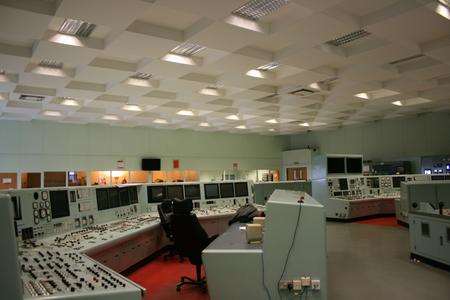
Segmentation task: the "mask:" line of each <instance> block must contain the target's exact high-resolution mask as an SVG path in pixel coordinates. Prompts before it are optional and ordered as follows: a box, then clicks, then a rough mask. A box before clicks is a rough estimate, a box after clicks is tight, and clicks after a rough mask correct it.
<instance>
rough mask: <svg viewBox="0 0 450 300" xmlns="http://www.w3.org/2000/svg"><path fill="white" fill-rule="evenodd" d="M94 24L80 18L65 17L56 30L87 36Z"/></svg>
mask: <svg viewBox="0 0 450 300" xmlns="http://www.w3.org/2000/svg"><path fill="white" fill-rule="evenodd" d="M95 27H96V25H95V24H92V23H89V22H85V21H82V20H74V19H65V20H64V22H63V23H62V25H61V27H59V30H58V32H59V33H62V34H70V35H76V36H78V37H81V38H87V37H89V36H90V35H91V33H92V31H94V29H95Z"/></svg>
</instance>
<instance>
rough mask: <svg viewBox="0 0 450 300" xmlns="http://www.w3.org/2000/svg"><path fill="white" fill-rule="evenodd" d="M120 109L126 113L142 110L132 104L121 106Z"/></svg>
mask: <svg viewBox="0 0 450 300" xmlns="http://www.w3.org/2000/svg"><path fill="white" fill-rule="evenodd" d="M122 109H123V110H128V111H142V108H140V107H139V105H134V104H125V105H124V106H122Z"/></svg>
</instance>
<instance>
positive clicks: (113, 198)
mask: <svg viewBox="0 0 450 300" xmlns="http://www.w3.org/2000/svg"><path fill="white" fill-rule="evenodd" d="M108 198H109V208H116V207H119V206H120V198H119V189H117V188H110V189H108Z"/></svg>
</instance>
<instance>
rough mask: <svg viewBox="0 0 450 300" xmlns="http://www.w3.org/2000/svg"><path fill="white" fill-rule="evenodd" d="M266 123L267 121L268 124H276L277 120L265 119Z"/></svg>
mask: <svg viewBox="0 0 450 300" xmlns="http://www.w3.org/2000/svg"><path fill="white" fill-rule="evenodd" d="M266 123H269V124H278V121H277V119H270V120H267V121H266Z"/></svg>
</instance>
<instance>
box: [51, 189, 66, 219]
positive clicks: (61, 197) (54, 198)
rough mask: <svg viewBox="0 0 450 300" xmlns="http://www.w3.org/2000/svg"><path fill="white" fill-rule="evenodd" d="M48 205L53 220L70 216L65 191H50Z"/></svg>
mask: <svg viewBox="0 0 450 300" xmlns="http://www.w3.org/2000/svg"><path fill="white" fill-rule="evenodd" d="M50 204H51V212H52V218H53V219H58V218H63V217H68V216H70V208H69V197H68V195H67V191H66V190H62V191H50Z"/></svg>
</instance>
